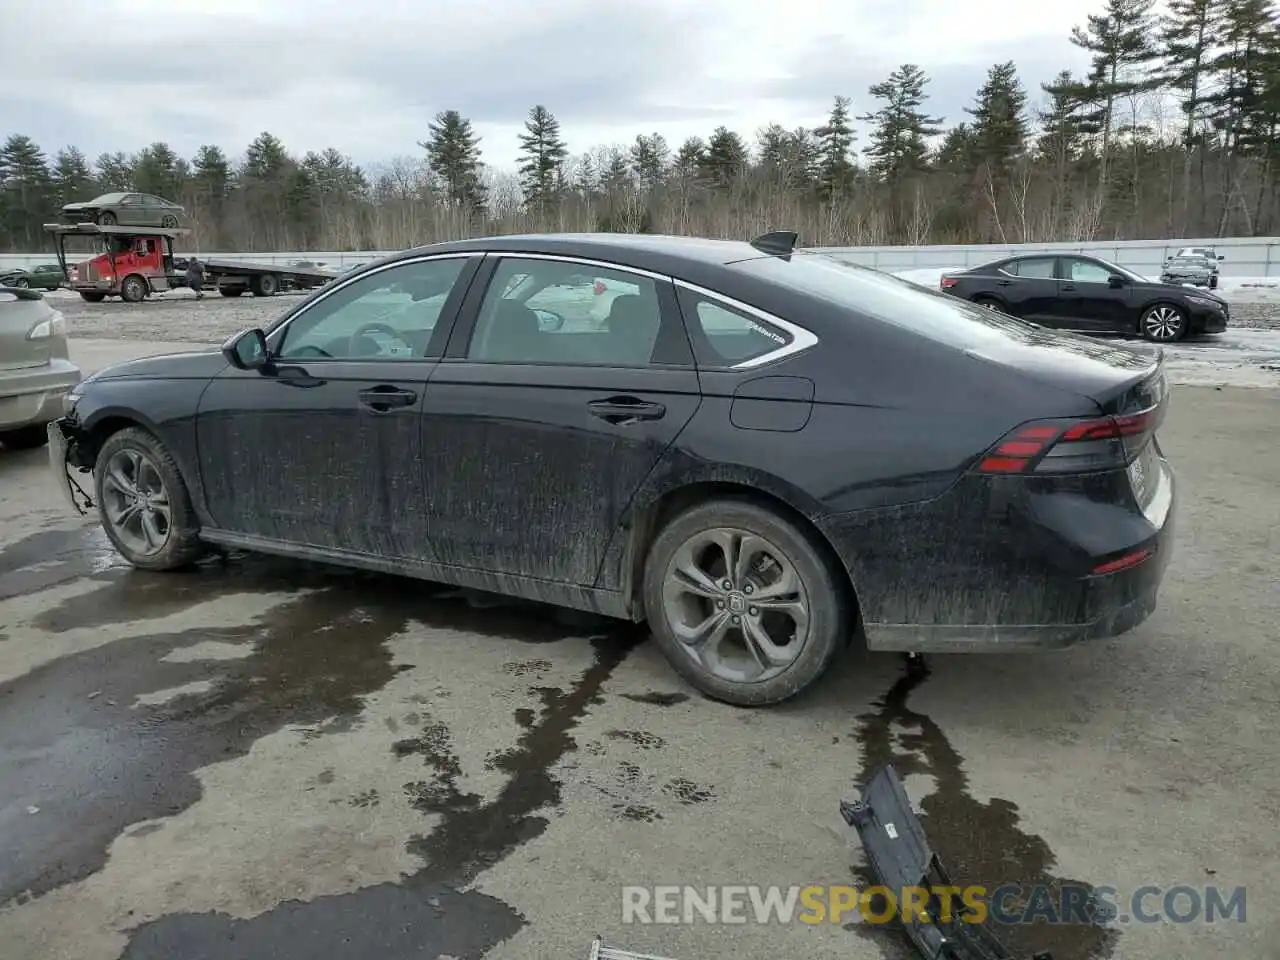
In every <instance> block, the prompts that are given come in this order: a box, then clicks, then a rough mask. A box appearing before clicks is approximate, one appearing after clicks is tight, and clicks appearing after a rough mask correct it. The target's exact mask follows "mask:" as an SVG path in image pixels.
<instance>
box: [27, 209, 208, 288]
mask: <svg viewBox="0 0 1280 960" xmlns="http://www.w3.org/2000/svg"><path fill="white" fill-rule="evenodd" d="M45 229H46V230H47V231H49V232H50V233H52V234H53V236H54V239H55V241H56V243H57V251H58V263H59V264H60V265H61V267H62V269H63V270H64V271H66V275H67V286H68V287H70V288H71V289H72V290H75V291H76V292H77V293H79V294H80V296H81V297H82V298H83V299H85V300H87V301H88V302H90V303H101V302H102V301H103V300H105V299H107V297H119V298H120V299H122V300H125V301H127V302H129V303H138V302H140V301H142V300H145V299H146V298H147V297H149V296H151V294H153V293H160V292H163V291H165V290H171V289H173V287H174V286H175V285H176V279H177V278H176V275H175V269H174V259H173V241H174V239H175V238H177V237H180V236H184V235H185V234H187V233H190V231H189V230H181V229H179V230H157V229H147V230H138V229H137V228H134V227H102V226H98V225H97V224H94V223H77V224H58V223H49V224H45ZM69 245H75V246H79V247H81V249H82V250H83V249H84V248H86V247H87V249H88V256H87V257H86V258H85V259H83V260H77V261H74V262H72V258H74V257H75V256H78V255H79V254H77V252H76V251H75V250H74V249H72V250H71V252H70V254H69V253H68V246H69Z"/></svg>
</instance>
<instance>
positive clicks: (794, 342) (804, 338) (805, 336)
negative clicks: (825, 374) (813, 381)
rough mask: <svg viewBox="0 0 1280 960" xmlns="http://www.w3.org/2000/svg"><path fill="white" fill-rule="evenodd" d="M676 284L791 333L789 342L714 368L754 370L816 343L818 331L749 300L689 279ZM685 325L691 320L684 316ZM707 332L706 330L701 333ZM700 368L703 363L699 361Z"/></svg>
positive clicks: (802, 350) (677, 280) (788, 333)
mask: <svg viewBox="0 0 1280 960" xmlns="http://www.w3.org/2000/svg"><path fill="white" fill-rule="evenodd" d="M674 283H675V285H676V286H677V287H682V288H683V289H685V290H688V291H689V292H690V293H693V294H696V295H697V296H699V297H701V298H702V299H704V300H710V301H712V302H713V303H719V304H721V305H722V306H724V307H727V308H728V309H729V310H732V311H734V312H736V313H744V314H746V315H747V316H749V317H754V318H755V319H757V320H759V321H760V322H761V323H764V324H765V325H766V326H771V327H775V328H777V329H778V330H781V331H782V332H783V333H786V334H787V335H788V336H790V337H791V342H790V343H784V344H782V345H781V346H779V347H778V348H777V349H776V350H770V351H769V352H768V353H762V354H760V356H758V357H752V358H751V359H750V360H742V361H739V362H738V363H734V364H730V365H729V366H727V367H717V368H714V369H721V370H754V369H755V368H756V367H762V366H764V365H765V364H768V363H777V362H778V361H779V360H785V359H787V358H788V357H792V356H795V355H796V354H798V353H802V352H804V351H805V350H808V349H809V348H810V347H814V346H816V345H817V343H818V335H817V334H815V333H814V332H813V331H812V330H809V329H807V328H805V327H802V326H800V325H799V324H797V323H792V322H791V321H789V320H783V319H782V318H781V317H778V316H774V315H773V314H772V313H769V312H767V311H765V310H761V309H760V308H759V307H753V306H751V304H749V303H743V302H742V301H741V300H735V299H734V298H733V297H728V296H725V295H724V294H723V293H717V292H716V291H714V290H708V289H707V288H706V287H700V286H698V285H697V284H696V283H689V282H688V281H687V280H680V279H676V280H674ZM684 322H685V325H686V326H687V325H688V324H689V323H690V322H691V321H690V320H689V318H688V317H686V318H685V321H684ZM703 335H704V336H705V335H706V334H705V333H704V334H703ZM698 366H699V368H701V367H702V364H698Z"/></svg>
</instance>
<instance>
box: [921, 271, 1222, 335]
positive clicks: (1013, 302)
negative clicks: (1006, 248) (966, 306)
mask: <svg viewBox="0 0 1280 960" xmlns="http://www.w3.org/2000/svg"><path fill="white" fill-rule="evenodd" d="M941 288H942V292H943V293H949V294H951V295H952V296H953V297H959V298H960V299H962V300H968V301H970V302H972V303H976V304H978V305H979V306H982V307H986V308H987V309H989V310H1000V311H1003V312H1004V313H1008V314H1011V315H1012V316H1015V317H1020V318H1022V319H1023V320H1029V321H1031V322H1032V323H1036V324H1039V325H1041V326H1045V327H1057V328H1060V329H1065V330H1076V331H1080V332H1084V333H1120V334H1134V333H1136V334H1140V335H1141V336H1143V337H1146V338H1147V339H1148V340H1155V341H1159V342H1170V341H1174V340H1181V339H1182V338H1183V337H1185V336H1187V335H1188V334H1203V333H1221V332H1222V331H1223V330H1225V329H1226V328H1227V321H1228V311H1229V308H1228V307H1227V302H1226V301H1225V300H1223V299H1222V298H1221V297H1219V296H1218V295H1217V294H1213V293H1209V292H1208V291H1204V292H1201V291H1198V290H1197V291H1196V292H1194V293H1192V292H1191V291H1189V290H1188V289H1187V288H1186V287H1183V286H1175V285H1172V284H1168V283H1156V282H1153V281H1151V280H1148V279H1146V278H1145V277H1141V276H1139V275H1138V274H1136V273H1134V272H1133V271H1132V270H1126V269H1125V268H1124V267H1121V266H1117V265H1116V264H1114V263H1110V262H1108V261H1106V260H1100V259H1098V258H1097V257H1089V256H1085V255H1084V254H1079V253H1070V254H1054V253H1040V254H1027V255H1025V256H1020V257H1007V258H1005V259H1002V260H993V261H992V262H991V263H985V264H982V265H981V266H977V267H974V268H973V269H971V270H963V271H960V272H957V273H948V274H945V275H944V276H943V277H942V281H941Z"/></svg>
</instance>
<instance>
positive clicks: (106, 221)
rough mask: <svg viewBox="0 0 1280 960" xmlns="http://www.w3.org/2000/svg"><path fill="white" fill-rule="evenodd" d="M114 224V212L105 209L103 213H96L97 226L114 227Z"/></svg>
mask: <svg viewBox="0 0 1280 960" xmlns="http://www.w3.org/2000/svg"><path fill="white" fill-rule="evenodd" d="M115 225H116V215H115V214H114V213H111V212H110V211H107V212H105V213H100V214H98V226H100V227H114V226H115Z"/></svg>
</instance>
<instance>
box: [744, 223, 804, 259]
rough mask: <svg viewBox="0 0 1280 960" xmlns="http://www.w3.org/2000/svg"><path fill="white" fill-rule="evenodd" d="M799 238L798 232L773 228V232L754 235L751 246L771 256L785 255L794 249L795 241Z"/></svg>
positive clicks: (788, 254)
mask: <svg viewBox="0 0 1280 960" xmlns="http://www.w3.org/2000/svg"><path fill="white" fill-rule="evenodd" d="M799 239H800V234H798V233H795V232H793V231H791V230H775V231H774V232H773V233H765V234H761V235H760V236H758V237H756V238H755V239H754V240H752V241H751V246H753V247H755V248H756V249H757V250H759V251H760V252H761V253H767V254H769V255H770V256H771V257H786V256H790V254H791V253H792V252H793V251H794V250H795V248H796V241H797V240H799Z"/></svg>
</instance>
